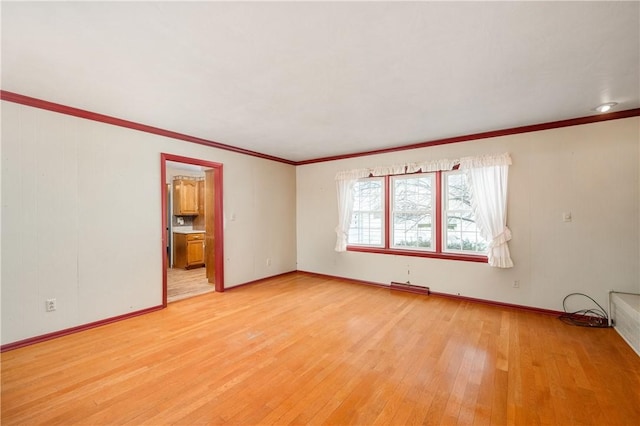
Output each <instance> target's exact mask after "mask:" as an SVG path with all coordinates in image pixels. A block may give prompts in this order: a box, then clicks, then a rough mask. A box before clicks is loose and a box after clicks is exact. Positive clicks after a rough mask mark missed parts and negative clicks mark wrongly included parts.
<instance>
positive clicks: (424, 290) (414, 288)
mask: <svg viewBox="0 0 640 426" xmlns="http://www.w3.org/2000/svg"><path fill="white" fill-rule="evenodd" d="M391 290H400V291H408V292H409V293H417V294H426V295H427V296H428V295H430V294H431V291H430V290H429V287H423V286H421V285H413V284H411V283H399V282H396V281H391Z"/></svg>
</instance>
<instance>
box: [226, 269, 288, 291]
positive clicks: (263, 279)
mask: <svg viewBox="0 0 640 426" xmlns="http://www.w3.org/2000/svg"><path fill="white" fill-rule="evenodd" d="M296 272H297V271H289V272H283V273H281V274H276V275H271V276H268V277H264V278H259V279H257V280H253V281H248V282H246V283H242V284H238V285H234V286H233V287H229V288H227V291H229V290H234V289H236V288H238V287H245V286H248V285H253V284H260V283H262V282H264V281H267V280H270V279H273V278H278V277H284V276H286V275H291V274H295V273H296Z"/></svg>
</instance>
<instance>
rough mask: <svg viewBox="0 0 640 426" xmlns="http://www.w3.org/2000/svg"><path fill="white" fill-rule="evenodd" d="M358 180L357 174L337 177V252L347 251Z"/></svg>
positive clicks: (343, 173) (343, 174)
mask: <svg viewBox="0 0 640 426" xmlns="http://www.w3.org/2000/svg"><path fill="white" fill-rule="evenodd" d="M357 180H358V175H357V174H356V173H349V172H341V173H339V174H338V175H337V176H336V186H337V189H338V226H336V235H337V237H338V238H337V240H336V251H339V252H341V251H346V250H347V239H348V237H349V227H350V226H351V215H352V214H353V187H354V186H355V184H356V182H357Z"/></svg>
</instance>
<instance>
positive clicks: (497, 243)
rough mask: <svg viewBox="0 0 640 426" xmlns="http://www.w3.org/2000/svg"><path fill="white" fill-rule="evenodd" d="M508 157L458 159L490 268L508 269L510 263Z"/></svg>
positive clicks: (506, 155)
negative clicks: (466, 182)
mask: <svg viewBox="0 0 640 426" xmlns="http://www.w3.org/2000/svg"><path fill="white" fill-rule="evenodd" d="M510 165H511V157H510V156H509V154H502V155H497V156H485V157H467V158H461V159H460V170H464V171H465V173H466V175H467V179H468V181H469V187H470V188H471V203H472V205H473V209H474V212H475V215H476V223H477V224H478V227H479V229H480V232H481V233H482V236H483V237H484V238H485V239H486V240H487V241H489V253H488V257H489V265H490V266H495V267H497V268H511V267H513V261H512V260H511V255H510V254H509V245H508V244H507V241H509V240H510V239H511V231H510V230H509V228H507V177H508V174H509V166H510Z"/></svg>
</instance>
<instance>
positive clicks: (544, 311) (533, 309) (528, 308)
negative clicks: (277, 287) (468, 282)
mask: <svg viewBox="0 0 640 426" xmlns="http://www.w3.org/2000/svg"><path fill="white" fill-rule="evenodd" d="M297 272H299V273H301V274H306V275H311V276H316V277H324V278H329V279H337V280H344V281H347V282H353V283H354V284H365V285H369V286H375V287H384V288H387V289H389V290H391V283H389V284H388V285H387V284H380V283H374V282H371V281H361V280H356V279H353V278H343V277H339V276H336V275H327V274H319V273H317V272H306V271H300V270H298V271H297ZM425 288H426V287H425ZM396 290H397V291H406V292H408V293H413V292H411V291H408V290H404V289H402V288H397V289H396ZM430 293H431V295H432V296H437V297H446V298H449V299H458V300H464V301H467V302H473V303H482V304H485V305H492V306H497V307H501V308H512V309H518V310H521V311H528V312H534V313H538V314H545V315H558V316H559V315H562V314H564V312H561V311H554V310H551V309H543V308H536V307H533V306H524V305H515V304H512V303H503V302H496V301H493V300H486V299H476V298H474V297H466V296H459V295H453V294H448V293H440V292H436V291H431V290H430Z"/></svg>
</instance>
